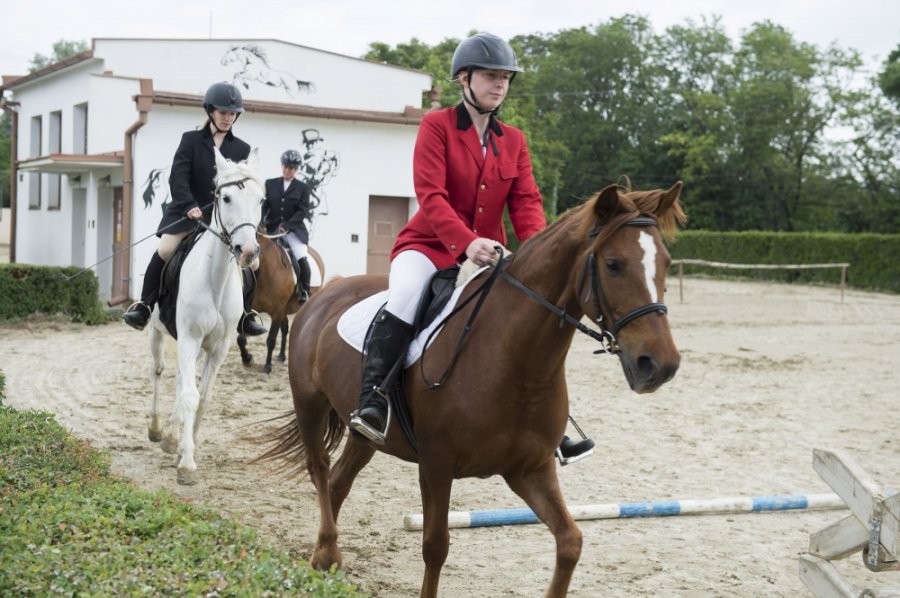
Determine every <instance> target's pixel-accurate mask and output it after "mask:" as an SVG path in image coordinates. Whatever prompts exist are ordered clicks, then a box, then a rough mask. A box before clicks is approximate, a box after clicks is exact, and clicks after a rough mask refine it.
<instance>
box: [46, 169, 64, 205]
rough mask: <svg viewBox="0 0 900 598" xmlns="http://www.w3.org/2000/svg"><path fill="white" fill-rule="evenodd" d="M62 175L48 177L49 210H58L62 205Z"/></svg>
mask: <svg viewBox="0 0 900 598" xmlns="http://www.w3.org/2000/svg"><path fill="white" fill-rule="evenodd" d="M61 181H62V175H60V174H48V175H47V209H48V210H58V209H59V207H60V205H61V204H62V184H61Z"/></svg>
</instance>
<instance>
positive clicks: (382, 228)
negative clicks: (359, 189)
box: [366, 195, 409, 274]
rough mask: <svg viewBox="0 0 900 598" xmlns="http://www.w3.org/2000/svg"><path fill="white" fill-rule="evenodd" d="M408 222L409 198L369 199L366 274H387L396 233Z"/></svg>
mask: <svg viewBox="0 0 900 598" xmlns="http://www.w3.org/2000/svg"><path fill="white" fill-rule="evenodd" d="M407 220H409V198H407V197H382V196H375V195H373V196H370V197H369V242H368V245H367V247H366V250H367V251H366V274H387V273H388V272H389V271H390V268H391V249H393V247H394V240H395V239H396V238H397V233H399V232H400V229H401V228H403V225H404V224H406V221H407Z"/></svg>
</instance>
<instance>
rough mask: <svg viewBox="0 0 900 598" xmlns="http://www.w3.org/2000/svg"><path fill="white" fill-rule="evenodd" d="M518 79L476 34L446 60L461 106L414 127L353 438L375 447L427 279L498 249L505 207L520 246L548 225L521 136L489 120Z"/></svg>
mask: <svg viewBox="0 0 900 598" xmlns="http://www.w3.org/2000/svg"><path fill="white" fill-rule="evenodd" d="M519 72H522V69H521V68H520V67H519V65H518V61H517V59H516V54H515V52H514V51H513V49H512V47H510V45H509V44H508V43H507V42H506V41H504V40H503V39H501V38H499V37H497V36H495V35H491V34H489V33H479V34H476V35H474V36H472V37H470V38H468V39H466V40H464V41H463V42H462V43H460V44H459V46H458V47H457V48H456V51H455V52H454V53H453V61H452V67H451V76H452V79H453V80H454V81H456V82H458V83H459V85H460V87H461V88H462V98H463V101H462V102H461V103H460V104H459V105H458V106H456V107H455V108H446V109H444V110H439V111H435V112H430V113H428V114H426V115H425V117H424V118H423V119H422V123H421V125H420V127H419V133H418V137H417V138H416V147H415V152H414V154H413V181H414V183H415V189H416V198H417V200H418V204H419V210H418V211H417V212H416V214H415V215H414V216H413V217H412V218H411V219H410V221H409V222H408V223H407V224H406V226H405V227H404V228H403V229H402V230H401V231H400V234H399V235H398V236H397V240H396V242H395V244H394V249H393V251H392V252H391V270H390V276H389V282H388V288H389V295H388V301H387V304H386V305H385V307H384V308H383V309H382V310H381V311H380V312H379V313H378V315H377V316H376V317H375V322H374V323H373V326H372V330H371V333H370V335H369V341H368V343H367V345H366V363H365V366H364V368H363V383H362V392H361V394H360V398H359V407H358V409H357V410H356V411H354V412H353V413H352V414H351V418H350V427H351V428H352V429H353V430H354V431H356V432H358V433H360V434H362V435H363V436H364V437H366V438H368V439H369V440H371V441H372V442H375V443H377V444H383V443H384V432H385V426H386V423H387V422H386V419H387V400H388V399H387V397H386V396H385V392H384V390H383V389H382V388H381V384H382V382H383V381H384V378H385V376H386V374H387V372H388V370H389V369H390V368H391V367H392V366H393V365H394V363H396V361H397V360H398V359H399V358H400V356H401V355H403V353H405V352H406V349H407V347H408V344H409V341H410V337H411V334H412V323H413V319H414V318H415V313H416V309H417V307H418V304H419V299H420V298H421V296H422V293H423V292H424V290H425V286H426V284H427V283H428V280H429V279H430V278H431V276H432V275H433V274H434V273H435V272H436V271H437V270H438V269H443V268H447V267H449V266H452V265H454V264H457V263H460V262H462V261H464V260H465V259H466V258H468V259H471V260H472V261H473V262H475V263H476V264H478V265H486V264H488V263H489V262H491V261H492V260H493V258H494V256H495V252H494V246H495V245H497V243H498V242H499V243H500V244H502V245H506V232H505V229H504V225H503V210H504V208H508V210H509V218H510V221H511V222H512V225H513V229H514V230H515V233H516V237H518V238H519V240H520V241H525V240H527V239H528V238H530V237H532V236H533V235H535V234H536V233H538V232H540V231H541V230H543V229H544V228H545V227H546V226H547V220H546V217H545V216H544V207H543V202H542V200H541V194H540V191H539V190H538V187H537V184H536V183H535V180H534V175H533V173H532V166H531V156H530V155H529V153H528V146H527V143H526V141H525V135H524V134H523V133H522V131H521V130H519V129H517V128H515V127H511V126H509V125H507V124H504V123H501V122H500V121H499V120H497V116H496V115H497V110H498V109H499V108H500V105H501V104H502V103H503V100H504V99H505V98H506V94H507V92H508V90H509V84H510V82H511V81H512V80H513V78H514V77H515V76H516V73H519ZM592 447H593V441H591V440H590V439H584V440H582V441H581V442H573V441H571V440H569V439H568V438H567V437H566V438H564V439H563V445H562V446H561V447H560V451H561V452H560V453H559V455H560V460H561V461H563V463H565V462H572V461H574V460H577V459H578V458H580V457H582V456H587V455H588V454H590V451H591V449H592Z"/></svg>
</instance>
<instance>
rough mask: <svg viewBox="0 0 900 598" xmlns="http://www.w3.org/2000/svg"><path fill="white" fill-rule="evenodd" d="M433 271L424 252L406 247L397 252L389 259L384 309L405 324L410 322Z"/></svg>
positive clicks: (434, 269)
mask: <svg viewBox="0 0 900 598" xmlns="http://www.w3.org/2000/svg"><path fill="white" fill-rule="evenodd" d="M435 272H437V268H436V267H435V266H434V264H432V263H431V260H430V259H428V258H427V257H425V254H424V253H420V252H418V251H415V250H413V249H408V250H406V251H403V252H401V253H399V254H397V257H395V258H394V259H393V261H391V273H390V275H389V277H388V290H389V294H388V301H387V306H386V307H385V309H387V310H388V311H389V312H391V313H392V314H394V315H395V316H397V317H398V318H400V319H401V320H403V321H404V322H406V323H407V324H412V323H413V320H415V319H416V310H417V309H418V308H419V299H421V297H422V294H423V293H424V292H425V285H427V284H428V281H429V279H431V276H432V275H433V274H434V273H435Z"/></svg>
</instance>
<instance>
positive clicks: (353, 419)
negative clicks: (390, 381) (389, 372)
mask: <svg viewBox="0 0 900 598" xmlns="http://www.w3.org/2000/svg"><path fill="white" fill-rule="evenodd" d="M372 391H373V392H376V393H378V396H380V397H381V398H383V399H384V400H385V401H386V402H387V416H386V417H385V424H384V432H382V431H381V430H377V429H375V428H373V427H372V426H371V425H369V422H367V421H366V420H364V419H363V418H361V417H359V409H356V410H355V411H353V413H351V414H350V429H351V430H353V431H354V432H358V433H359V434H360V435H362V436H363V438H365V439H366V440H369V441H370V442H373V443H375V444H377V445H378V446H384V442H385V438H387V435H388V433H389V432H390V431H391V422H392V421H393V419H394V418H393V413H394V411H393V407H392V406H391V403H392V402H393V401H391V399H390V397H388V396H387V395H386V394H385V392H384V391H383V390H382V389H381V387H379V386H373V387H372Z"/></svg>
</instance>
